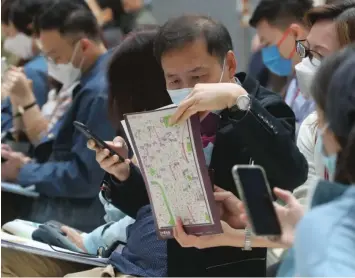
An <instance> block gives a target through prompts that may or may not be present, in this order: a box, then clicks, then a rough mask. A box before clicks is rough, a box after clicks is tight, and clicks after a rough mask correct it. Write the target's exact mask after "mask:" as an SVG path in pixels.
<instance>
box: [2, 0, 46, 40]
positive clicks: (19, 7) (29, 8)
mask: <svg viewBox="0 0 355 278" xmlns="http://www.w3.org/2000/svg"><path fill="white" fill-rule="evenodd" d="M50 2H52V1H51V0H15V1H13V4H12V5H11V9H10V15H9V21H10V22H12V23H13V24H14V26H15V28H16V29H17V31H19V32H22V33H24V34H26V35H28V36H31V35H32V34H33V33H34V31H33V28H31V27H29V26H30V25H31V24H32V23H33V21H34V19H35V18H36V16H38V15H39V14H41V12H42V11H43V10H42V8H43V7H44V6H45V5H46V4H47V3H50Z"/></svg>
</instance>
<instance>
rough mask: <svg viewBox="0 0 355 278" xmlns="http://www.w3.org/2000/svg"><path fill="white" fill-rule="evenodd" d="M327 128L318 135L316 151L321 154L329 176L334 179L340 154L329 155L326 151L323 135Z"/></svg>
mask: <svg viewBox="0 0 355 278" xmlns="http://www.w3.org/2000/svg"><path fill="white" fill-rule="evenodd" d="M326 128H327V126H326V127H325V128H323V129H322V130H321V131H320V132H319V134H318V138H317V144H316V151H317V152H318V153H320V154H321V156H322V162H323V165H324V167H325V168H326V169H327V171H328V174H329V176H330V177H334V175H335V170H336V165H337V159H338V154H337V153H335V154H331V155H327V154H326V153H325V151H324V143H323V134H324V132H325V130H326Z"/></svg>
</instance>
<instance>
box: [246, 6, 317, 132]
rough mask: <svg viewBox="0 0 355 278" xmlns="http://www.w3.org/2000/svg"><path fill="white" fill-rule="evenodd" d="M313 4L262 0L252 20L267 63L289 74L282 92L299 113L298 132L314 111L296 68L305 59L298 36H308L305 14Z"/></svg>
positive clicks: (285, 75) (251, 22) (270, 67)
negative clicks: (296, 43) (300, 83)
mask: <svg viewBox="0 0 355 278" xmlns="http://www.w3.org/2000/svg"><path fill="white" fill-rule="evenodd" d="M312 7H313V1H312V0H262V1H260V2H259V4H258V5H257V7H256V9H255V11H254V12H253V14H252V16H251V19H250V21H249V23H250V25H251V26H252V27H254V28H256V32H257V34H258V36H259V38H260V43H261V45H262V49H261V54H262V58H263V62H264V65H265V66H266V67H267V68H268V69H269V70H270V71H271V72H272V73H273V74H275V75H278V76H280V77H287V78H288V82H287V84H286V88H285V92H283V93H282V95H283V96H284V98H285V102H286V103H287V104H288V105H289V106H290V107H291V108H292V110H293V112H294V113H295V116H296V134H297V133H298V128H299V125H300V124H301V123H302V121H303V120H304V119H305V118H306V117H307V116H308V115H309V114H310V113H312V112H313V111H314V102H313V100H312V99H311V98H310V97H309V96H308V95H307V94H306V93H304V92H302V89H301V88H300V87H299V85H298V80H297V78H296V76H295V72H294V67H295V65H296V64H298V63H299V62H300V61H301V59H300V57H299V56H298V55H297V53H296V48H295V40H299V39H304V38H306V37H307V34H308V28H307V26H306V25H305V24H304V22H303V17H304V15H305V13H306V12H307V11H309V10H310V9H311V8H312Z"/></svg>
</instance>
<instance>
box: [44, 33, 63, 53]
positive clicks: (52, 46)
mask: <svg viewBox="0 0 355 278" xmlns="http://www.w3.org/2000/svg"><path fill="white" fill-rule="evenodd" d="M39 40H40V43H41V45H42V48H43V51H44V52H53V51H56V50H58V49H61V48H62V47H65V46H66V45H68V44H69V42H68V39H66V38H64V37H63V36H62V35H61V34H60V33H59V32H58V31H56V30H50V31H41V32H40V35H39Z"/></svg>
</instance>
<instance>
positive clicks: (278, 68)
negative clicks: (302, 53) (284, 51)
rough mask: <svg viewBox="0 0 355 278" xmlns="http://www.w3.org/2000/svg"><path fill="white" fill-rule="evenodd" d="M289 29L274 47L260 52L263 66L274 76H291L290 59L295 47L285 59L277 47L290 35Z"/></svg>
mask: <svg viewBox="0 0 355 278" xmlns="http://www.w3.org/2000/svg"><path fill="white" fill-rule="evenodd" d="M290 32H291V29H288V30H286V31H285V32H284V34H283V36H282V38H281V39H280V41H279V42H278V43H277V44H276V45H271V46H267V47H264V48H263V49H262V50H261V55H262V57H263V62H264V65H265V66H266V67H267V68H268V69H269V70H270V71H271V72H272V73H274V74H276V75H278V76H290V75H291V74H292V60H291V59H292V57H293V55H294V54H295V52H296V47H294V49H293V50H292V51H291V53H290V56H289V57H288V58H287V59H286V58H284V57H282V55H281V53H280V50H279V47H280V46H281V44H282V43H283V42H284V41H285V39H286V38H287V36H288V35H289V34H290Z"/></svg>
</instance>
